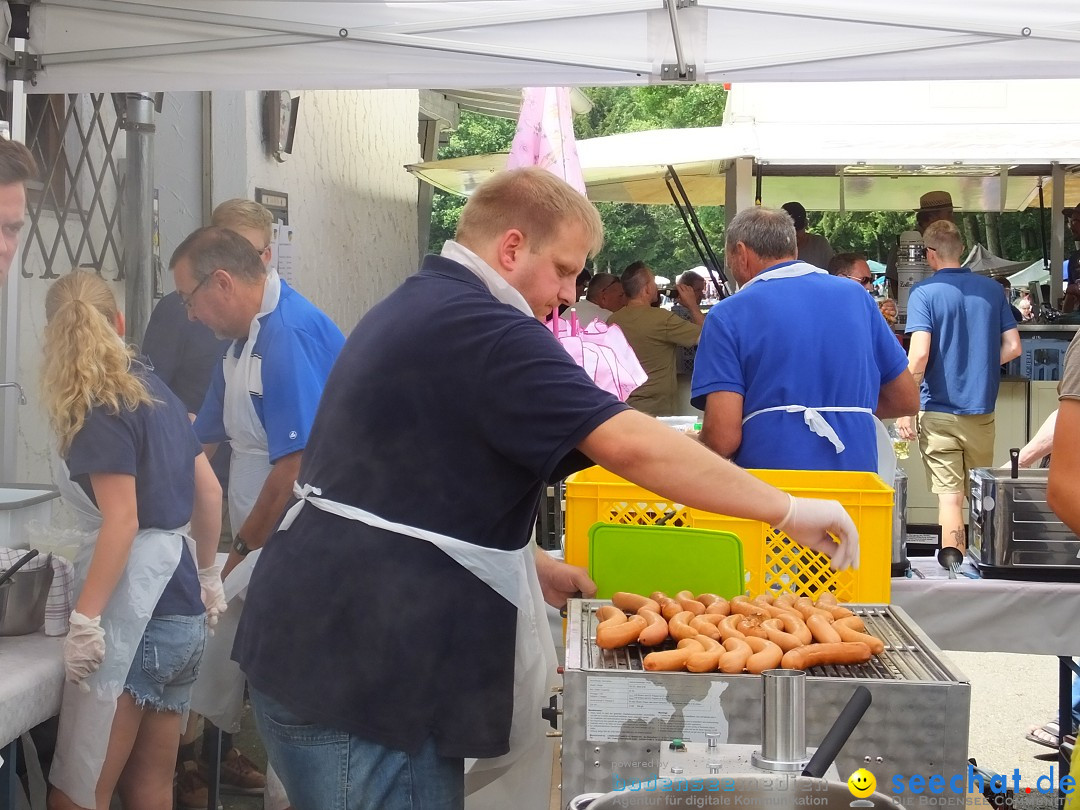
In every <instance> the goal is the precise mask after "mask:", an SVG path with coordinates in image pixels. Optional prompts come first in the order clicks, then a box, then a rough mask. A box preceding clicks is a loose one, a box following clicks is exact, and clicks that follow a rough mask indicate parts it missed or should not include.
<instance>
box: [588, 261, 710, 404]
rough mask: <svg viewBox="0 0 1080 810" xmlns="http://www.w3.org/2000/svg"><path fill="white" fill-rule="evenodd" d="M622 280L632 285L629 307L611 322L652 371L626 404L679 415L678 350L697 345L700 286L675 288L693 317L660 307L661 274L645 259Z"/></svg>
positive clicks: (626, 285) (628, 286)
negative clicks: (658, 283)
mask: <svg viewBox="0 0 1080 810" xmlns="http://www.w3.org/2000/svg"><path fill="white" fill-rule="evenodd" d="M622 285H623V289H624V290H626V299H627V301H626V306H625V307H624V308H623V309H620V310H619V311H618V312H616V313H615V314H614V315H612V316H611V317H610V318H608V323H610V324H613V325H615V326H618V327H619V328H620V329H622V331H623V334H624V335H626V342H627V343H629V344H630V348H631V349H633V350H634V354H636V355H637V358H638V362H640V363H641V367H642V368H643V369H645V373H646V374H648V375H649V379H647V380H646V381H645V382H644V383H643V384H642V385H640V386H639V387H638V388H637V389H636V390H635V391H634V393H632V394H631V395H630V397H629V398H628V399H627V400H626V404H627V405H630V406H631V407H633V408H637V409H638V410H639V411H642V412H643V413H647V414H650V415H652V416H673V415H675V413H676V410H677V409H678V407H677V403H676V400H677V396H676V395H677V392H678V380H677V378H676V376H675V365H676V364H675V359H676V358H675V351H676V349H678V348H679V347H680V346H696V345H697V342H698V338H700V337H701V324H702V323H703V322H704V321H705V316H704V315H703V314H702V312H701V308H700V307H699V306H698V301H697V298H696V297H695V295H694V289H693V288H692V287H691V286H689V285H688V284H677V285H675V289H676V290H677V291H678V295H679V301H680V303H682V305H683V306H685V307H686V309H687V310H688V311H689V314H690V320H689V321H685V320H683V319H682V318H680V317H679V316H678V315H674V314H672V313H671V312H669V311H667V310H666V309H660V308H659V307H654V306H653V302H654V301H656V300H657V297H658V296H659V294H660V292H659V290H658V289H657V287H656V277H655V276H654V275H653V271H652V270H651V269H649V267H648V266H647V265H646V264H645V262H634V263H633V264H631V265H630V266H629V267H627V268H626V269H625V270H624V271H623V274H622Z"/></svg>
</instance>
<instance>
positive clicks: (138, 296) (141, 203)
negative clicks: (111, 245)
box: [120, 93, 154, 345]
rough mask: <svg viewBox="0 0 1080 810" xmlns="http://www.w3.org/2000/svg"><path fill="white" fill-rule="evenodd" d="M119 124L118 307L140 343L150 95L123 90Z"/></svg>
mask: <svg viewBox="0 0 1080 810" xmlns="http://www.w3.org/2000/svg"><path fill="white" fill-rule="evenodd" d="M123 128H124V129H125V130H126V132H127V139H126V145H127V152H126V158H125V164H126V167H127V169H126V171H125V173H124V174H125V176H124V204H123V207H122V209H121V216H120V221H121V228H122V231H123V235H124V264H123V267H122V272H123V277H124V296H125V302H124V311H125V320H126V321H127V335H126V338H127V341H128V342H129V343H134V344H136V345H141V344H142V339H143V335H144V334H145V333H146V324H147V323H148V322H149V320H150V306H151V301H152V296H153V272H154V268H153V244H152V240H153V232H152V228H153V210H154V97H153V95H152V94H150V93H128V94H127V107H126V115H125V118H124V124H123Z"/></svg>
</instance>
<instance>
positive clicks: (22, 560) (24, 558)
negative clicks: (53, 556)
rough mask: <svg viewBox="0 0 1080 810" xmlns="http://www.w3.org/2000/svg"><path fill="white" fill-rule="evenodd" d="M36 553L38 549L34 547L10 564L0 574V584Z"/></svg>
mask: <svg viewBox="0 0 1080 810" xmlns="http://www.w3.org/2000/svg"><path fill="white" fill-rule="evenodd" d="M37 555H38V550H37V549H36V548H35V549H33V550H32V551H30V552H29V553H28V554H24V555H23V556H22V557H20V558H19V560H18V562H16V563H15V564H14V565H13V566H11V568H9V569H8V570H7V571H5V572H4V573H2V574H0V585H3V584H4V583H5V582H7V581H8V580H9V579H11V577H12V575H13V574H14V573H15V572H16V571H18V570H19V569H20V568H22V567H23V566H24V565H26V564H27V563H28V562H30V561H31V560H32V559H34V557H36V556H37Z"/></svg>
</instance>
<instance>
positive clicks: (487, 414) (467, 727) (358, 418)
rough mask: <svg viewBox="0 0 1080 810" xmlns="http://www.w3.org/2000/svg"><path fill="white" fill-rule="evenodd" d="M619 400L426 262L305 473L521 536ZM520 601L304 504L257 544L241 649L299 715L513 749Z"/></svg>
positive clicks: (331, 385) (398, 741)
mask: <svg viewBox="0 0 1080 810" xmlns="http://www.w3.org/2000/svg"><path fill="white" fill-rule="evenodd" d="M626 409H627V406H626V405H625V404H623V403H621V402H619V401H618V400H617V399H615V397H613V396H612V395H610V394H608V393H606V392H604V391H602V390H600V389H599V388H597V387H596V385H595V384H594V383H593V382H592V381H591V380H590V379H589V378H588V376H586V374H585V372H584V371H582V370H581V369H580V368H579V367H578V366H576V365H575V364H574V363H573V361H572V360H571V359H570V356H569V354H567V352H566V351H565V350H564V349H563V348H562V346H560V345H559V343H558V342H557V341H556V340H555V339H554V337H553V336H552V335H551V333H550V332H549V331H548V330H547V329H546V328H545V327H544V325H543V324H541V323H540V322H539V321H537V320H536V319H535V318H532V317H530V316H528V315H525V314H523V313H521V312H519V311H518V310H516V309H514V308H512V307H510V306H509V305H507V304H503V303H500V302H498V301H497V300H495V299H494V298H493V297H492V295H491V293H490V292H488V290H487V289H486V288H485V287H484V286H483V285H482V284H481V282H480V281H479V279H478V278H477V277H476V276H474V275H473V274H472V273H471V272H469V270H467V269H466V268H464V267H462V266H461V265H459V264H457V263H455V262H452V261H449V260H447V259H444V258H442V257H436V256H428V257H427V258H426V259H425V260H424V263H423V266H422V268H421V270H420V272H419V273H418V274H416V275H414V276H412V277H411V278H409V279H408V280H406V281H405V283H404V284H402V286H401V287H399V288H398V289H397V290H396V291H395V292H393V293H392V294H391V295H390V296H389V297H388V298H386V299H385V300H384V301H382V302H381V303H379V304H378V305H376V306H375V307H373V308H372V309H371V311H370V312H369V313H368V314H367V315H365V316H364V318H363V319H362V320H361V321H360V323H359V324H358V325H357V327H356V329H355V330H354V331H353V332H352V334H351V335H350V336H349V340H348V342H347V343H346V344H345V348H344V349H343V350H342V353H341V357H340V358H339V359H338V362H337V364H336V365H335V366H334V370H333V372H332V373H331V375H330V379H329V380H328V381H327V384H326V392H325V395H324V396H323V399H322V402H321V403H320V405H319V412H318V414H317V416H316V418H315V425H314V427H313V428H312V432H311V439H310V441H309V442H308V445H307V447H306V448H305V450H304V458H303V462H302V466H301V470H300V475H299V480H300V482H301V483H310V484H311V485H313V486H317V487H319V488H321V490H322V497H324V498H328V499H330V500H334V501H339V502H342V503H346V504H352V505H356V506H359V507H361V508H364V509H367V510H368V511H370V512H374V513H375V514H377V515H379V516H381V517H383V518H386V519H388V520H391V521H395V522H398V523H404V524H407V525H411V526H417V527H420V528H423V529H428V530H431V531H435V532H438V533H441V534H444V535H448V536H450V537H454V538H457V539H460V540H464V541H467V542H470V543H475V544H477V545H479V546H484V547H488V548H496V549H504V550H513V549H520V548H522V547H524V546H525V545H526V544H527V543H529V538H530V536H531V534H532V531H533V527H534V525H535V520H536V511H537V507H538V505H539V502H540V496H541V493H542V491H543V489H542V488H543V486H544V482H545V481H553V480H557V479H559V478H561V477H563V476H565V475H566V474H568V473H570V472H572V471H574V470H576V469H580V468H583V467H585V466H587V465H588V464H589V463H590V462H589V461H588V459H586V458H585V457H584V456H583V455H581V453H579V452H578V451H577V450H575V447H576V446H577V444H579V443H580V442H581V441H582V440H583V439H584V438H585V437H586V436H588V435H589V434H590V433H591V432H592V431H593V430H594V429H595V428H596V427H597V426H599V425H600V424H601V423H603V422H605V421H606V420H608V419H610V418H611V417H612V416H614V415H615V414H617V413H620V412H622V411H623V410H626ZM516 616H517V611H516V609H515V608H514V607H513V606H512V605H511V604H510V603H509V602H507V601H506V600H505V599H503V598H502V597H501V596H499V595H498V594H496V593H495V591H493V590H492V589H491V588H490V587H489V586H488V585H486V584H484V583H483V582H482V581H481V580H479V579H478V578H476V577H475V576H474V575H473V574H471V573H470V572H468V571H466V570H465V569H464V568H462V567H461V566H460V565H459V564H458V563H456V562H455V561H454V560H452V559H451V558H450V557H449V556H447V555H446V554H445V553H443V552H442V551H441V550H439V549H438V548H436V547H435V546H433V545H431V544H429V543H427V542H424V541H422V540H417V539H413V538H409V537H405V536H402V535H400V534H396V533H392V532H388V531H383V530H379V529H373V528H370V527H368V526H367V525H365V524H362V523H358V522H354V521H349V520H345V519H343V518H340V517H336V516H334V515H331V514H328V513H326V512H323V511H321V510H319V509H317V508H315V507H313V506H311V505H308V506H305V507H304V509H303V510H302V511H301V512H300V514H299V516H298V517H297V519H296V522H295V523H293V525H292V526H291V528H290V529H289V530H288V531H286V532H280V533H278V534H276V535H274V536H273V537H272V538H271V539H270V542H269V543H267V545H266V546H265V547H264V548H263V552H262V556H261V557H260V558H259V564H258V566H257V567H256V569H255V572H254V576H253V578H252V581H251V585H250V587H249V589H248V594H247V600H246V602H245V605H244V614H243V616H242V617H241V621H240V627H239V631H238V633H237V641H236V645H235V647H234V648H233V657H234V658H235V659H236V660H237V661H239V662H240V666H241V668H242V669H243V670H244V672H245V674H246V675H247V676H248V678H249V679H250V681H251V683H252V684H253V685H254V686H255V687H256V688H257V689H259V690H260V691H262V692H264V693H266V694H268V695H270V696H271V697H273V698H274V699H276V700H278V701H280V702H281V703H282V704H284V705H285V706H288V707H289V708H290V709H291V710H292V711H294V712H295V713H297V714H299V715H301V716H303V717H305V718H306V719H308V720H310V721H313V722H316V723H321V724H324V725H327V726H330V727H332V728H336V729H342V730H345V731H348V732H350V733H353V734H356V735H358V736H360V737H362V738H364V739H367V740H373V741H375V742H377V743H379V744H382V745H385V746H388V747H391V748H395V749H398V750H404V751H410V752H415V751H416V750H417V749H418V748H419V747H420V745H421V744H422V743H423V742H424V741H425V740H427V739H429V738H432V737H433V738H434V740H435V742H436V744H437V747H438V751H439V753H440V755H442V756H450V757H462V756H476V757H490V756H497V755H499V754H503V753H505V752H506V750H507V741H508V735H509V725H510V717H511V706H512V703H513V677H514V638H515V633H514V629H515V622H516Z"/></svg>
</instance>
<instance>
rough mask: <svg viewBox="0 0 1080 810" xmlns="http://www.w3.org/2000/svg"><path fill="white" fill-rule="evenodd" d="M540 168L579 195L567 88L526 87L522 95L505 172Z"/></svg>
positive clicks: (582, 181)
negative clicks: (567, 184)
mask: <svg viewBox="0 0 1080 810" xmlns="http://www.w3.org/2000/svg"><path fill="white" fill-rule="evenodd" d="M523 166H540V167H541V168H544V169H547V170H548V171H549V172H551V173H552V174H554V175H555V176H557V177H561V178H562V179H563V180H565V181H566V182H567V183H569V184H570V185H571V186H573V187H574V188H576V189H577V190H578V191H580V192H581V193H582V194H584V193H585V179H584V177H583V176H582V174H581V163H580V161H579V160H578V153H577V144H576V143H575V141H574V121H573V113H572V112H571V111H570V89H569V88H567V87H525V88H523V89H522V91H521V113H520V114H519V115H518V125H517V132H515V133H514V143H513V145H511V147H510V157H509V158H507V160H506V168H508V169H519V168H521V167H523Z"/></svg>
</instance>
